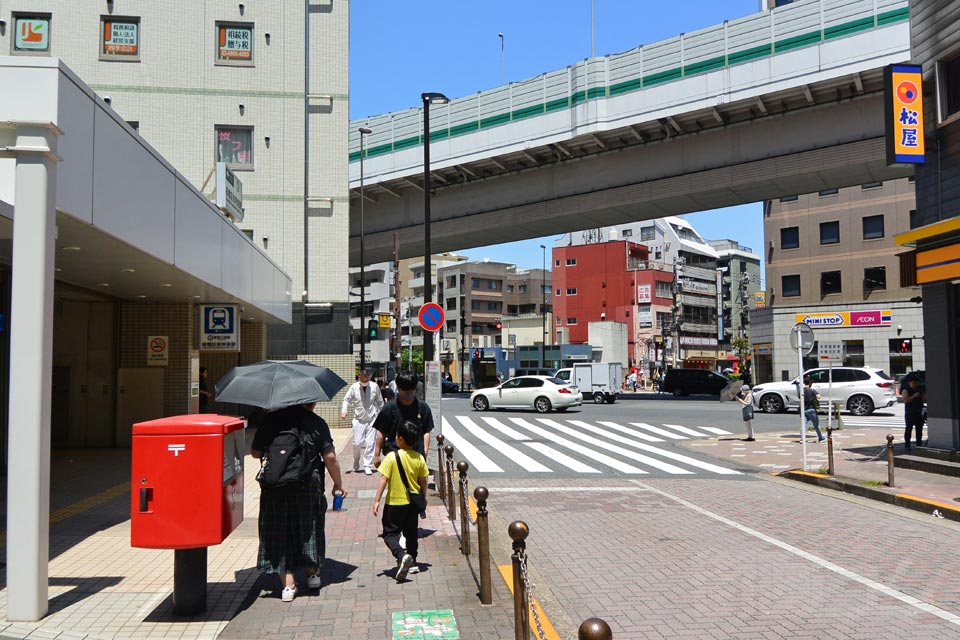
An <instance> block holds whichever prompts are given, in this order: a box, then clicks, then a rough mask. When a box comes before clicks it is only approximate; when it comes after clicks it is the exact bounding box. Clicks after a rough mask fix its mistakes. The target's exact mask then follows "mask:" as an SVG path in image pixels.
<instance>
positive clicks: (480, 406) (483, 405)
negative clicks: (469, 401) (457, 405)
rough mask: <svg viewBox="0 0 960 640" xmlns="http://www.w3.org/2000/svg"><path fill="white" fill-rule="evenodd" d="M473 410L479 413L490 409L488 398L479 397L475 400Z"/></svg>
mask: <svg viewBox="0 0 960 640" xmlns="http://www.w3.org/2000/svg"><path fill="white" fill-rule="evenodd" d="M473 408H474V409H476V410H477V411H486V410H487V409H489V408H490V401H489V400H487V397H486V396H477V397H476V398H474V399H473Z"/></svg>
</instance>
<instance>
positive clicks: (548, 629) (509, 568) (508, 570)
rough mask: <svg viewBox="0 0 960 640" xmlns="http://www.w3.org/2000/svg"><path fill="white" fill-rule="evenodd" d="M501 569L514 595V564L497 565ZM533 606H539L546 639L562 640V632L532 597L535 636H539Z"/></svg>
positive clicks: (531, 618) (531, 627)
mask: <svg viewBox="0 0 960 640" xmlns="http://www.w3.org/2000/svg"><path fill="white" fill-rule="evenodd" d="M497 569H498V570H499V571H500V575H501V576H503V579H504V580H505V581H506V583H507V588H508V589H509V590H510V595H513V565H511V564H502V565H499V566H498V567H497ZM533 607H536V608H537V614H538V615H539V616H540V626H542V627H543V637H544V638H546V640H560V634H558V633H557V630H556V629H554V628H553V624H551V623H550V619H549V618H547V614H546V612H545V611H544V610H543V607H541V606H540V602H539V601H538V600H537V599H536V598H531V599H530V607H528V609H529V618H530V631H532V632H533V636H532V637H534V638H536V637H537V625H536V622H535V620H534V618H533Z"/></svg>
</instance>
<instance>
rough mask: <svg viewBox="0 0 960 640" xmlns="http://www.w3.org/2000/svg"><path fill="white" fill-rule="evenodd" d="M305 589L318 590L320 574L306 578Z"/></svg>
mask: <svg viewBox="0 0 960 640" xmlns="http://www.w3.org/2000/svg"><path fill="white" fill-rule="evenodd" d="M307 587H309V588H310V589H319V588H320V574H319V573H315V574H313V575H309V576H307Z"/></svg>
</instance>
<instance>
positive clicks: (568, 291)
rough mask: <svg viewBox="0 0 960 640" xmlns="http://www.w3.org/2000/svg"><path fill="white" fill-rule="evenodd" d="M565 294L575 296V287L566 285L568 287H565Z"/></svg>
mask: <svg viewBox="0 0 960 640" xmlns="http://www.w3.org/2000/svg"><path fill="white" fill-rule="evenodd" d="M567 295H568V296H575V295H577V289H576V287H573V288H570V287H568V288H567Z"/></svg>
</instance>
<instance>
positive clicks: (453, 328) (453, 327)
mask: <svg viewBox="0 0 960 640" xmlns="http://www.w3.org/2000/svg"><path fill="white" fill-rule="evenodd" d="M456 332H457V321H456V320H447V333H456Z"/></svg>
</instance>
